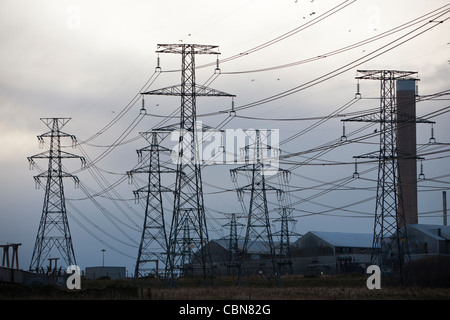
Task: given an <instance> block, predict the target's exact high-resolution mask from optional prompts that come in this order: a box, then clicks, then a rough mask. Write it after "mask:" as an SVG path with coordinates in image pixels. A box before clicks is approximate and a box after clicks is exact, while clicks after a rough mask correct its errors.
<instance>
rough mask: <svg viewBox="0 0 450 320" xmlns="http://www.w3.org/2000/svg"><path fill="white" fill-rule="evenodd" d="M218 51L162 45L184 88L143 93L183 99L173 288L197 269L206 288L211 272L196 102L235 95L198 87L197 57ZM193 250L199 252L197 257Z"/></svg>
mask: <svg viewBox="0 0 450 320" xmlns="http://www.w3.org/2000/svg"><path fill="white" fill-rule="evenodd" d="M217 49H218V46H214V45H200V44H184V43H179V44H159V45H158V49H157V51H156V52H157V53H173V54H180V55H181V84H180V85H175V86H171V87H166V88H162V89H157V90H153V91H148V92H143V93H142V94H144V95H169V96H179V97H181V112H180V122H179V127H178V130H179V133H180V135H179V140H178V141H179V144H178V155H177V156H178V157H177V161H176V162H177V172H176V182H175V193H174V206H173V216H172V224H171V228H170V234H169V238H168V247H169V250H168V257H167V258H168V259H167V263H166V268H167V270H168V277H169V278H170V280H171V286H175V282H176V279H177V278H178V277H182V276H185V275H188V274H190V273H191V271H192V270H194V267H195V268H197V266H199V269H200V270H201V273H202V276H203V281H204V284H205V285H207V284H208V269H211V268H212V262H211V259H210V254H209V248H208V241H209V239H208V230H207V224H206V217H205V207H204V199H203V187H202V177H201V163H200V162H199V159H200V157H199V156H200V155H199V143H200V141H199V139H198V135H197V133H198V132H197V129H198V128H197V123H196V122H197V102H196V101H197V97H200V96H208V97H211V96H217V97H234V95H231V94H228V93H225V92H221V91H218V90H215V89H211V88H209V87H206V86H202V85H198V84H197V83H196V78H195V56H196V55H198V54H206V55H218V54H219V52H218V51H217ZM194 250H197V251H196V252H195V254H194ZM211 273H212V270H211Z"/></svg>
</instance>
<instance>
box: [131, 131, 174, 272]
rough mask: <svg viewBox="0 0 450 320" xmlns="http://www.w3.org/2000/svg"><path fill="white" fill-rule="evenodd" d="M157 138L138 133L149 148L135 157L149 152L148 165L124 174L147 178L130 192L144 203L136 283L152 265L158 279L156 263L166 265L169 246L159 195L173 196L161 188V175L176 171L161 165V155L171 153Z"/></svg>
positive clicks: (166, 189) (152, 132)
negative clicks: (145, 182) (141, 195)
mask: <svg viewBox="0 0 450 320" xmlns="http://www.w3.org/2000/svg"><path fill="white" fill-rule="evenodd" d="M158 134H159V133H158V132H156V131H150V132H143V133H141V136H143V137H144V138H145V139H146V140H147V141H148V142H149V143H150V146H148V147H145V148H142V149H139V150H137V153H138V157H139V158H141V159H142V153H143V152H148V154H149V160H148V165H146V166H142V167H139V168H136V169H133V170H131V171H128V172H127V174H128V176H129V177H131V176H132V175H133V174H137V173H147V174H148V180H147V182H148V183H147V185H146V186H144V187H142V188H139V189H137V190H134V191H133V193H134V195H135V197H136V199H139V195H140V194H141V193H142V194H144V196H145V199H146V203H145V215H144V224H143V228H142V235H141V242H140V245H139V251H138V255H137V259H136V266H135V271H134V277H135V279H138V278H140V277H144V276H146V273H148V272H151V271H152V268H151V266H152V265H154V268H153V270H154V272H155V274H156V275H157V276H160V268H159V267H160V264H159V263H160V262H162V263H165V262H166V259H167V250H168V244H167V235H166V227H165V218H164V209H163V199H162V193H163V192H172V190H170V189H168V188H166V187H163V186H162V185H161V174H163V173H173V172H175V170H173V169H171V168H168V167H166V166H163V165H161V163H160V154H161V153H163V152H166V153H168V152H169V151H170V150H169V149H167V148H164V147H162V146H160V144H159V141H158Z"/></svg>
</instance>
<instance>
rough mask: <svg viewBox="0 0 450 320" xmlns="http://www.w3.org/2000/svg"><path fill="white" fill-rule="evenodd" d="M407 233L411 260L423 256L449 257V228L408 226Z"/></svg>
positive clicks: (427, 225) (440, 226)
mask: <svg viewBox="0 0 450 320" xmlns="http://www.w3.org/2000/svg"><path fill="white" fill-rule="evenodd" d="M407 232H408V243H409V250H410V253H411V255H412V258H413V259H414V258H419V257H421V256H423V255H436V254H444V255H450V226H445V225H435V224H409V225H407Z"/></svg>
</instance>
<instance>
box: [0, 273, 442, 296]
mask: <svg viewBox="0 0 450 320" xmlns="http://www.w3.org/2000/svg"><path fill="white" fill-rule="evenodd" d="M366 279H367V277H366V276H365V275H334V276H324V275H322V276H317V277H303V276H292V277H286V278H283V284H282V285H275V284H274V282H273V281H272V280H270V279H262V278H260V279H252V280H251V281H249V282H248V283H243V284H242V285H241V286H236V282H235V279H232V278H221V279H217V280H216V281H215V287H212V286H208V287H205V286H196V285H194V284H193V283H192V282H190V281H189V280H185V281H184V282H183V281H180V282H179V286H178V287H177V288H168V287H167V286H164V285H163V284H161V282H160V281H159V280H157V279H151V280H147V281H145V282H138V283H136V284H134V283H133V282H132V280H131V279H124V280H108V279H103V280H85V279H82V282H81V290H76V291H69V290H67V289H64V288H59V287H51V286H45V287H26V286H20V285H13V284H6V283H0V299H3V300H5V299H6V300H16V299H21V300H23V299H29V300H30V299H32V300H40V299H42V300H52V299H58V300H94V299H95V300H391V299H395V300H398V299H401V300H449V299H450V289H449V288H448V287H419V286H414V287H398V286H382V288H381V289H380V290H369V289H367V287H366Z"/></svg>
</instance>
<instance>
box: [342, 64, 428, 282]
mask: <svg viewBox="0 0 450 320" xmlns="http://www.w3.org/2000/svg"><path fill="white" fill-rule="evenodd" d="M358 74H360V75H359V76H357V77H356V79H358V80H359V79H370V80H379V81H380V84H381V86H380V109H379V111H378V112H376V113H370V114H366V115H362V116H357V117H353V118H349V119H344V120H342V121H357V122H373V123H379V125H380V127H379V129H378V130H379V135H380V148H379V151H376V152H371V153H367V154H364V155H360V156H355V157H354V158H355V159H357V158H369V159H378V183H377V197H376V207H375V222H374V232H373V244H372V249H373V252H372V256H371V264H376V265H378V266H379V267H381V269H382V271H383V273H384V274H387V273H389V274H392V275H393V276H395V277H398V278H399V280H400V282H401V283H402V284H405V283H406V282H409V281H411V279H408V278H407V277H408V276H409V274H407V273H406V268H405V266H406V264H408V263H409V262H410V252H409V246H408V237H407V230H406V219H405V210H404V205H403V201H404V199H403V196H402V195H403V193H402V184H401V183H400V181H401V178H400V173H401V170H400V168H399V161H400V160H402V159H407V158H410V159H416V157H415V155H413V154H402V152H399V149H398V140H397V133H398V128H400V126H402V125H404V124H405V123H411V122H413V123H414V122H429V121H426V120H422V119H416V118H415V117H414V119H410V117H406V118H405V116H403V115H402V114H401V113H399V112H398V107H399V106H398V105H397V103H396V95H395V93H396V82H397V80H406V79H408V80H417V79H416V78H414V75H416V74H417V72H412V71H396V70H358ZM358 91H359V90H358ZM358 93H359V92H358ZM414 143H415V142H414Z"/></svg>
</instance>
